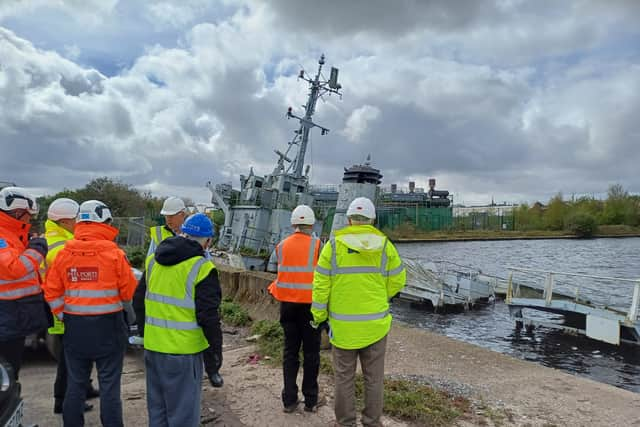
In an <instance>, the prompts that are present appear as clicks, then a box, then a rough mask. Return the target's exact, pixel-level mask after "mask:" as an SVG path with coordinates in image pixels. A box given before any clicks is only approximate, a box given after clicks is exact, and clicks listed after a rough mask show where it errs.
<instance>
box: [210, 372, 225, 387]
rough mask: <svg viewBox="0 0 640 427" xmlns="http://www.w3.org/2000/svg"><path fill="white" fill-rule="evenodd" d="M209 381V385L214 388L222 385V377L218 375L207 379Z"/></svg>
mask: <svg viewBox="0 0 640 427" xmlns="http://www.w3.org/2000/svg"><path fill="white" fill-rule="evenodd" d="M209 381H210V382H211V385H212V386H214V387H222V386H223V385H224V380H223V379H222V375H220V374H219V373H217V372H216V373H215V374H213V375H211V376H210V377H209Z"/></svg>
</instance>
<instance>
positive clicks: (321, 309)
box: [311, 197, 406, 426]
mask: <svg viewBox="0 0 640 427" xmlns="http://www.w3.org/2000/svg"><path fill="white" fill-rule="evenodd" d="M375 218H376V211H375V207H374V205H373V203H372V202H371V200H369V199H367V198H365V197H358V198H356V199H355V200H353V201H352V202H351V204H350V205H349V208H348V209H347V219H348V221H349V225H348V226H347V227H345V228H343V229H341V230H338V231H337V232H336V233H335V237H334V238H332V239H331V240H330V244H328V245H326V246H325V247H324V248H323V249H322V252H321V253H320V258H319V260H318V265H317V267H316V270H315V274H314V277H313V297H312V301H313V302H312V304H311V313H312V314H313V319H314V321H313V325H314V326H316V327H317V325H319V324H320V323H321V322H324V321H325V320H327V319H328V321H329V328H330V334H329V338H330V341H331V344H333V365H334V366H333V367H334V371H335V408H334V409H335V416H336V421H337V423H338V424H339V425H341V426H355V425H356V407H355V373H356V363H357V360H358V358H359V359H360V366H361V367H362V373H363V376H364V410H363V412H362V424H363V425H364V426H380V425H381V424H380V417H381V416H382V405H383V395H384V356H385V351H386V342H387V334H388V332H389V329H390V328H391V314H390V313H389V300H390V299H391V298H392V297H393V296H394V295H396V294H397V293H398V292H399V291H400V290H401V289H402V288H403V287H404V285H405V281H406V271H405V269H404V266H403V264H402V260H401V259H400V256H399V255H398V252H397V251H396V248H395V247H394V246H393V244H392V243H391V242H390V241H389V239H388V238H387V237H386V236H385V235H384V234H383V233H382V232H380V231H378V230H377V229H376V228H375V227H373V221H374V220H375Z"/></svg>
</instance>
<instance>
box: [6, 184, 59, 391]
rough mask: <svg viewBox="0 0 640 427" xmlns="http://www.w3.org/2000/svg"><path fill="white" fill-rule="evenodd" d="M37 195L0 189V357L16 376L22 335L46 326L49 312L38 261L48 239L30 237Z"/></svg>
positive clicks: (23, 336) (35, 212) (16, 189)
mask: <svg viewBox="0 0 640 427" xmlns="http://www.w3.org/2000/svg"><path fill="white" fill-rule="evenodd" d="M37 214H38V204H37V203H36V198H35V197H34V196H32V195H31V194H30V193H29V192H27V191H26V190H25V189H24V188H20V187H5V188H3V189H2V190H0V357H2V358H4V359H5V360H6V361H7V362H9V364H10V365H11V367H12V369H13V374H14V376H15V378H16V380H17V379H18V373H19V372H20V365H21V364H22V352H23V349H24V342H25V338H26V337H27V336H28V335H31V334H34V333H39V332H41V331H43V330H45V329H46V328H47V326H49V323H50V317H51V314H50V312H49V310H48V308H47V306H46V303H45V302H44V299H43V296H42V289H41V287H40V283H41V278H40V273H39V268H40V264H42V263H43V262H44V259H45V257H46V256H47V241H46V240H45V239H43V238H41V237H35V238H32V239H29V230H30V228H31V224H30V221H31V218H32V217H33V216H35V215H37Z"/></svg>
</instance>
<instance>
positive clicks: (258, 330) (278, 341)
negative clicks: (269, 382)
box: [251, 320, 284, 364]
mask: <svg viewBox="0 0 640 427" xmlns="http://www.w3.org/2000/svg"><path fill="white" fill-rule="evenodd" d="M251 332H252V333H253V334H255V335H260V338H258V352H260V354H261V355H263V356H269V357H270V358H271V360H272V361H273V363H274V364H277V363H282V349H283V348H284V330H283V329H282V326H280V322H277V321H273V320H260V321H258V322H256V323H255V324H254V325H253V329H252V331H251Z"/></svg>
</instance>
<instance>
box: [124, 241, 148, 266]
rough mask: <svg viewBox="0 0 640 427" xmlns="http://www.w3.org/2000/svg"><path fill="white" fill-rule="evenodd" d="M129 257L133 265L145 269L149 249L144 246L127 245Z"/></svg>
mask: <svg viewBox="0 0 640 427" xmlns="http://www.w3.org/2000/svg"><path fill="white" fill-rule="evenodd" d="M126 252H127V258H128V259H129V263H130V264H131V267H135V268H138V269H140V270H144V261H145V259H146V257H147V251H146V249H145V248H143V247H142V246H127V248H126Z"/></svg>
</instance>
